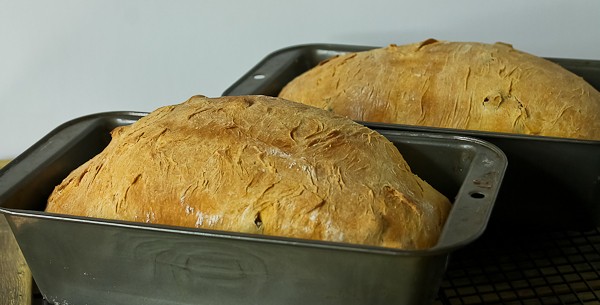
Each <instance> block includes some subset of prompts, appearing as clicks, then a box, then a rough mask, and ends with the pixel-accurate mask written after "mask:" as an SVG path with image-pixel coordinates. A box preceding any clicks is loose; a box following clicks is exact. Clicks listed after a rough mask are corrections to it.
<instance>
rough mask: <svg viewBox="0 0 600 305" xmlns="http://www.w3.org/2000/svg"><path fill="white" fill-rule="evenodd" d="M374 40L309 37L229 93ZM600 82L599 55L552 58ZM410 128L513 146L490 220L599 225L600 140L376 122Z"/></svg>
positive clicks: (264, 91) (263, 91)
mask: <svg viewBox="0 0 600 305" xmlns="http://www.w3.org/2000/svg"><path fill="white" fill-rule="evenodd" d="M373 48H374V47H372V46H356V45H340V44H305V45H297V46H291V47H286V48H283V49H280V50H277V51H275V52H272V53H271V54H268V55H267V56H266V57H265V58H264V59H262V60H261V61H260V62H259V63H258V64H256V65H255V66H254V67H253V68H251V69H250V70H249V71H248V72H247V73H245V74H244V75H243V76H242V77H241V78H240V79H238V80H237V81H236V82H235V83H234V84H233V85H231V86H230V87H229V88H227V89H226V90H225V91H224V92H223V95H254V94H259V95H269V96H277V94H278V93H279V91H280V90H281V88H282V87H283V86H284V85H285V84H287V83H288V82H289V81H291V80H292V79H294V78H295V77H296V76H298V75H300V74H301V73H303V72H304V71H306V70H308V69H310V68H312V67H314V66H316V65H318V64H319V63H320V62H322V61H323V60H326V59H328V58H330V57H332V56H336V55H341V54H344V53H348V52H357V51H366V50H369V49H373ZM547 59H548V60H550V61H553V62H555V63H557V64H559V65H561V66H563V67H564V68H566V69H567V70H570V71H572V72H573V73H575V74H577V75H579V76H581V77H583V79H585V80H586V81H587V82H589V83H590V84H591V85H592V86H594V87H595V88H596V89H598V88H600V61H596V60H586V59H565V58H547ZM369 124H371V125H372V126H374V127H376V128H381V129H386V128H392V129H398V128H399V129H403V130H410V131H415V132H416V131H419V132H433V133H443V134H454V135H462V136H468V137H476V138H479V139H482V140H484V141H486V142H490V143H492V144H494V145H496V146H497V147H499V148H500V149H501V150H502V151H504V153H505V154H506V156H507V158H508V161H509V163H510V167H509V168H508V169H507V171H506V174H505V177H504V181H503V186H502V189H501V192H500V194H499V196H498V199H497V200H496V204H495V208H494V209H495V210H494V213H493V215H492V218H491V220H490V226H491V227H493V228H497V229H499V230H503V231H506V232H512V233H515V234H519V233H520V232H522V231H523V230H539V231H545V230H564V229H582V230H585V229H591V228H595V227H597V226H600V204H599V202H600V141H591V140H578V139H563V138H552V137H540V136H529V135H517V134H505V133H497V132H482V131H469V130H458V129H447V128H436V127H421V126H408V125H401V124H385V123H373V122H370V123H369Z"/></svg>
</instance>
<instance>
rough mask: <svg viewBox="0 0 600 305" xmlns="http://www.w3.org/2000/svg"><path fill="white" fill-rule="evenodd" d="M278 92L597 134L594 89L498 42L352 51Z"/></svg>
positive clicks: (356, 107)
mask: <svg viewBox="0 0 600 305" xmlns="http://www.w3.org/2000/svg"><path fill="white" fill-rule="evenodd" d="M279 96H280V97H282V98H285V99H288V100H292V101H297V102H301V103H305V104H309V105H312V106H316V107H319V108H323V109H327V110H331V111H333V112H336V113H338V114H341V115H344V116H347V117H349V118H352V119H354V120H362V121H372V122H387V123H400V124H408V125H421V126H433V127H445V128H457V129H471V130H483V131H493V132H507V133H518V134H528V135H542V136H554V137H567V138H580V139H592V140H600V93H599V92H598V91H597V90H596V89H594V88H593V87H592V86H591V85H589V84H588V83H587V82H585V81H584V80H583V79H582V78H581V77H579V76H576V75H575V74H573V73H571V72H569V71H567V70H566V69H564V68H562V67H561V66H559V65H557V64H555V63H552V62H550V61H548V60H546V59H543V58H540V57H537V56H534V55H531V54H527V53H524V52H521V51H518V50H515V49H513V48H512V46H510V45H507V44H503V43H496V44H484V43H470V42H469V43H468V42H446V41H437V40H434V39H430V40H426V41H423V42H421V43H416V44H409V45H403V46H396V45H390V46H388V47H385V48H379V49H374V50H370V51H365V52H358V53H350V54H347V55H344V56H339V57H335V58H332V59H330V60H328V61H325V62H323V63H321V64H320V65H319V66H317V67H315V68H313V69H311V70H309V71H307V72H306V73H304V74H302V75H300V76H298V77H297V78H296V79H294V80H293V81H291V82H290V83H289V84H287V85H286V86H285V87H284V88H283V90H282V91H281V93H280V94H279Z"/></svg>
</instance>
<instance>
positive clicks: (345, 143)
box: [46, 96, 450, 249]
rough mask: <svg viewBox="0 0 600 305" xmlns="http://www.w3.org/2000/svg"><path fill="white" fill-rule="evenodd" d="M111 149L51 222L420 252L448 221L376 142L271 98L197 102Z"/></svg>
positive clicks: (344, 122)
mask: <svg viewBox="0 0 600 305" xmlns="http://www.w3.org/2000/svg"><path fill="white" fill-rule="evenodd" d="M112 137H113V139H112V141H111V142H110V144H109V145H108V147H107V148H106V149H105V150H104V151H102V152H101V153H100V154H98V155H97V156H95V157H94V158H93V159H91V160H89V161H88V162H87V163H85V164H83V165H82V166H80V167H79V168H77V169H76V170H74V171H73V172H72V173H71V174H70V175H69V176H68V177H67V178H66V179H65V180H64V181H63V182H62V183H61V184H60V185H58V186H57V187H56V188H55V190H54V192H53V193H52V195H51V196H50V198H49V199H48V206H47V209H46V211H47V212H52V213H62V214H70V215H78V216H87V217H96V218H108V219H119V220H128V221H136V222H146V223H153V224H164V225H173V226H183V227H192V228H208V229H217V230H226V231H235V232H245V233H257V234H266V235H276V236H287V237H296V238H303V239H315V240H326V241H336V242H346V243H355V244H366V245H376V246H384V247H393V248H401V249H423V248H428V247H431V246H433V245H435V243H436V242H437V239H438V237H439V234H440V232H441V229H442V227H443V224H444V222H445V220H446V217H447V215H448V212H449V209H450V202H449V201H448V199H447V198H446V197H444V196H443V195H442V194H440V193H439V192H438V191H436V190H435V189H434V188H433V187H432V186H430V185H429V184H427V183H426V182H424V181H423V180H421V179H420V178H419V177H417V176H416V175H414V174H413V173H412V172H411V171H410V168H409V166H408V164H406V162H405V161H404V159H403V157H402V155H401V154H400V152H399V151H398V150H397V148H396V147H395V146H394V145H393V144H392V143H391V142H389V141H388V140H387V139H386V138H385V137H383V136H382V135H380V134H379V133H377V132H375V131H373V130H371V129H368V128H367V127H364V126H362V125H360V124H357V123H355V122H352V121H351V120H349V119H347V118H344V117H342V116H338V115H334V114H332V113H330V112H327V111H323V110H321V109H317V108H314V107H309V106H307V105H303V104H299V103H295V102H290V101H286V100H283V99H279V98H273V97H266V96H241V97H222V98H213V99H211V98H206V97H203V96H195V97H192V98H190V99H189V100H188V101H186V102H184V103H182V104H179V105H173V106H166V107H162V108H160V109H157V110H156V111H154V112H152V113H150V114H149V115H147V116H146V117H144V118H142V119H140V120H139V121H137V122H136V123H134V124H132V125H129V126H123V127H118V128H116V129H115V130H114V131H113V132H112Z"/></svg>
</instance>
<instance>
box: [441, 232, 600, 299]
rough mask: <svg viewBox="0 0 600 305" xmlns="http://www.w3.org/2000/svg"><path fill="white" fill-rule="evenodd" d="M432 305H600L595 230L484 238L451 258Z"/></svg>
mask: <svg viewBox="0 0 600 305" xmlns="http://www.w3.org/2000/svg"><path fill="white" fill-rule="evenodd" d="M434 304H436V305H467V304H468V305H474V304H510V305H512V304H515V305H517V304H519V305H538V304H539V305H553V304H585V305H592V304H600V230H599V228H596V229H594V230H590V231H586V232H552V233H546V232H542V233H540V232H536V233H531V234H525V235H518V236H515V234H509V235H508V234H507V235H503V234H502V232H494V233H491V234H489V235H486V236H485V237H484V238H483V237H482V238H480V240H479V241H477V242H476V243H474V244H473V245H471V246H468V247H466V248H464V249H462V250H460V251H458V252H456V253H454V254H453V255H452V257H451V259H450V262H449V265H448V269H447V272H446V274H445V276H444V280H443V283H442V286H441V289H440V291H439V295H438V298H437V300H436V301H435V303H434Z"/></svg>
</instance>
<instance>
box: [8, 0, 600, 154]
mask: <svg viewBox="0 0 600 305" xmlns="http://www.w3.org/2000/svg"><path fill="white" fill-rule="evenodd" d="M430 37H433V38H438V39H444V40H462V41H465V40H468V41H481V42H496V41H504V42H508V43H512V44H513V45H514V46H515V48H517V49H521V50H524V51H527V52H530V53H533V54H536V55H539V56H546V57H566V58H585V59H596V60H600V1H598V0H587V1H576V0H571V1H567V0H564V1H558V0H509V1H485V0H453V1H450V0H435V1H426V0H412V1H399V0H397V1H385V0H368V1H367V0H361V1H354V0H346V1H341V0H332V1H327V0H310V1H285V0H253V1H241V0H240V1H227V0H202V1H200V0H196V1H188V0H87V1H84V0H52V1H44V0H14V1H9V0H0V159H3V158H11V157H15V156H17V155H18V154H20V153H21V152H23V151H24V150H25V149H26V148H27V147H29V146H30V145H32V144H33V143H34V142H35V141H37V140H38V139H40V138H41V137H42V136H44V135H45V134H46V133H48V132H49V131H50V130H51V129H53V128H54V127H56V126H58V125H59V124H61V123H63V122H65V121H68V120H70V119H73V118H76V117H78V116H82V115H85V114H91V113H96V112H102V111H115V110H135V111H151V110H153V109H155V108H157V107H160V106H162V105H167V104H174V103H179V102H182V101H184V100H185V99H187V98H188V97H190V96H192V95H194V94H203V95H207V96H219V95H220V94H221V93H222V92H223V91H224V90H225V89H226V88H227V87H228V86H229V85H231V84H233V82H235V81H236V80H237V79H238V78H239V77H241V76H242V75H243V74H244V73H245V72H246V71H247V70H248V69H250V68H251V67H252V66H253V65H254V64H256V63H258V61H260V60H261V59H262V58H263V57H265V56H266V55H268V54H269V53H271V52H273V51H275V50H277V49H280V48H283V47H287V46H292V45H297V44H305V43H317V42H319V43H321V42H329V43H342V44H357V45H371V46H384V45H387V44H389V43H397V44H403V43H411V42H417V41H420V40H423V39H426V38H430Z"/></svg>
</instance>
